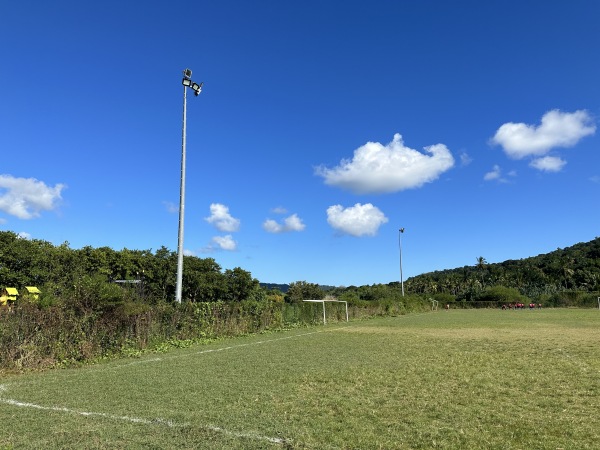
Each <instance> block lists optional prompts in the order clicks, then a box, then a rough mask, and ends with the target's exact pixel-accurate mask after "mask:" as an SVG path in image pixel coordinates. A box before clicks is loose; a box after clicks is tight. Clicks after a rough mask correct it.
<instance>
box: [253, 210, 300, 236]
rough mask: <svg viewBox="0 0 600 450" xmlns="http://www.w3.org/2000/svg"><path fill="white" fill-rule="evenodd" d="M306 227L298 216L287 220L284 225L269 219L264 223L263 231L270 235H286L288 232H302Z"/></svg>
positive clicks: (292, 216)
mask: <svg viewBox="0 0 600 450" xmlns="http://www.w3.org/2000/svg"><path fill="white" fill-rule="evenodd" d="M304 228H306V225H304V224H303V223H302V219H300V218H299V217H298V215H297V214H292V215H291V216H289V217H287V218H285V219H284V220H283V223H282V224H280V223H277V222H276V221H274V220H272V219H267V220H265V222H264V223H263V229H264V230H265V231H267V232H269V233H285V232H288V231H302V230H304Z"/></svg>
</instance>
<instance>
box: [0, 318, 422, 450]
mask: <svg viewBox="0 0 600 450" xmlns="http://www.w3.org/2000/svg"><path fill="white" fill-rule="evenodd" d="M424 314H426V313H424ZM420 315H423V314H415V315H405V316H400V317H401V318H402V317H409V316H412V317H415V316H420ZM349 326H351V325H345V326H342V327H336V328H330V329H327V330H316V331H311V332H308V333H301V334H294V335H292V336H284V337H280V338H276V339H269V340H264V341H256V342H247V343H245V344H237V345H231V346H229V347H221V348H216V349H208V350H200V351H198V352H192V353H186V354H183V355H173V356H169V357H156V358H151V359H147V360H140V361H133V362H129V363H127V364H122V365H119V366H113V367H111V369H118V368H123V367H127V366H130V365H134V364H145V363H151V362H159V361H167V360H171V359H175V358H184V357H189V356H192V355H202V354H206V353H214V352H222V351H224V350H232V349H235V348H241V347H248V346H251V345H259V344H268V343H270V342H277V341H283V340H286V339H294V338H297V337H304V336H310V335H313V334H317V333H326V332H329V331H337V330H341V329H344V328H348V327H349ZM107 368H108V367H107ZM7 390H8V388H7V385H6V384H0V403H3V404H6V405H11V406H16V407H21V408H33V409H37V410H41V411H54V412H63V413H68V414H75V415H80V416H86V417H101V418H104V419H110V420H117V421H122V422H130V423H139V424H142V425H163V426H167V427H169V428H178V427H189V426H191V425H190V424H189V423H177V422H173V421H171V420H166V419H162V418H156V419H144V418H140V417H130V416H118V415H115V414H107V413H100V412H91V411H79V410H76V409H70V408H65V407H62V406H43V405H38V404H35V403H28V402H21V401H19V400H14V399H9V398H3V395H2V393H5V392H7ZM200 427H201V428H203V429H205V430H209V431H214V432H217V433H221V434H224V435H226V436H230V437H237V438H246V439H254V440H259V441H265V442H270V443H273V444H285V443H288V442H291V441H290V440H289V439H282V438H275V437H269V436H262V435H259V434H252V433H241V432H235V431H229V430H226V429H224V428H221V427H217V426H212V425H201V426H200Z"/></svg>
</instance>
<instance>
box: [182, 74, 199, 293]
mask: <svg viewBox="0 0 600 450" xmlns="http://www.w3.org/2000/svg"><path fill="white" fill-rule="evenodd" d="M191 78H192V71H191V70H190V69H185V70H184V71H183V80H182V81H181V84H183V130H182V133H181V184H180V185H179V233H178V235H177V285H176V287H175V301H176V302H177V303H181V292H182V290H183V289H182V282H183V220H184V216H185V135H186V116H187V96H186V94H187V88H192V89H193V90H194V94H195V95H196V97H197V96H198V95H199V94H200V92H202V85H203V84H204V83H200V84H198V83H194V82H193V81H192V80H191Z"/></svg>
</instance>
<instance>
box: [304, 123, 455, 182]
mask: <svg viewBox="0 0 600 450" xmlns="http://www.w3.org/2000/svg"><path fill="white" fill-rule="evenodd" d="M425 151H426V152H427V153H429V154H430V156H428V155H425V154H423V153H421V152H418V151H417V150H413V149H411V148H409V147H405V146H404V143H403V141H402V136H401V135H400V134H395V135H394V139H393V140H392V142H390V143H389V144H387V145H382V144H380V143H379V142H367V143H366V144H365V145H363V146H362V147H359V148H358V149H356V150H355V151H354V157H353V158H352V160H346V159H344V160H342V161H341V162H340V164H339V165H338V166H337V167H334V168H333V169H328V168H326V167H324V166H320V167H317V168H316V170H315V173H316V174H317V175H319V176H322V177H323V178H324V179H325V183H326V184H329V185H332V186H339V187H341V188H344V189H349V190H350V191H352V192H354V193H356V194H368V193H389V192H398V191H402V190H405V189H411V188H417V187H420V186H422V185H423V184H425V183H427V182H431V181H434V180H435V179H437V178H438V177H439V176H440V175H441V174H442V173H443V172H445V171H447V170H448V169H450V168H451V167H452V166H453V165H454V158H453V157H452V154H451V153H450V151H449V150H448V148H447V147H446V146H445V145H443V144H437V145H432V146H429V147H425Z"/></svg>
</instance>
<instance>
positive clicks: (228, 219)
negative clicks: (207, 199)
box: [204, 203, 240, 233]
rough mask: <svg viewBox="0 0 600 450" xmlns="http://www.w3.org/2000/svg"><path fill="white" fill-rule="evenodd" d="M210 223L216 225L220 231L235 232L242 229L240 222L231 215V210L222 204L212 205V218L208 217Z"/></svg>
mask: <svg viewBox="0 0 600 450" xmlns="http://www.w3.org/2000/svg"><path fill="white" fill-rule="evenodd" d="M204 220H206V221H207V222H208V223H210V224H212V225H214V226H215V227H216V228H217V229H218V230H219V231H225V232H229V233H231V232H233V231H238V230H239V229H240V220H239V219H236V218H234V217H232V216H231V214H229V208H228V207H227V206H225V205H222V204H220V203H213V204H211V205H210V217H206V218H205V219H204Z"/></svg>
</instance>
